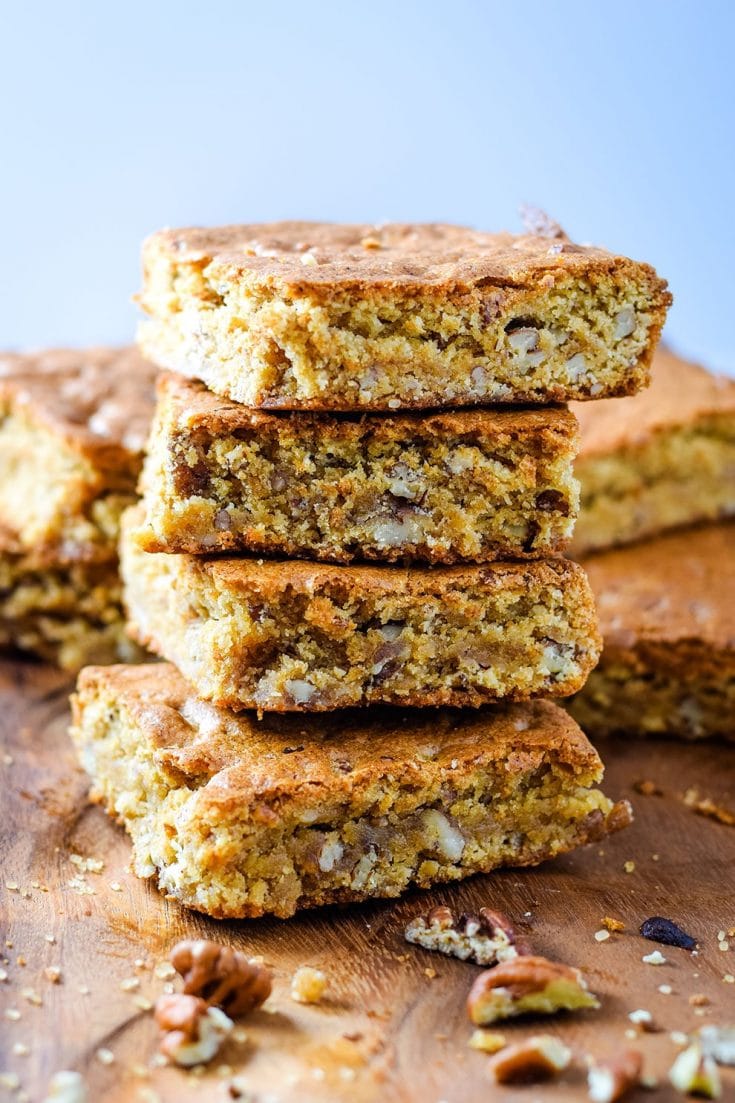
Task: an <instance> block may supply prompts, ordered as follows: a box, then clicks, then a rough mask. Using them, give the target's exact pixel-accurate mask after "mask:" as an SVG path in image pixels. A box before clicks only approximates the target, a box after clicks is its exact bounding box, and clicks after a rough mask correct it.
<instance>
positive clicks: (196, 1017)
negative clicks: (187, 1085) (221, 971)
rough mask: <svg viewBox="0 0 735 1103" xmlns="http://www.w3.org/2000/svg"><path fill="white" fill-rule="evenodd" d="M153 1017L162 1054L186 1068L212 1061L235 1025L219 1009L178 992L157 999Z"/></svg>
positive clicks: (198, 998) (197, 998) (196, 997)
mask: <svg viewBox="0 0 735 1103" xmlns="http://www.w3.org/2000/svg"><path fill="white" fill-rule="evenodd" d="M154 1015H155V1019H156V1022H157V1023H158V1026H159V1029H160V1030H161V1032H162V1037H161V1040H160V1042H159V1043H158V1045H159V1049H160V1050H161V1053H163V1054H164V1055H165V1056H166V1057H168V1059H169V1060H170V1061H173V1062H174V1064H177V1065H184V1066H185V1067H189V1066H191V1065H203V1064H206V1063H207V1061H211V1060H212V1058H213V1057H215V1056H216V1054H217V1053H218V1052H219V1050H220V1047H221V1045H222V1043H223V1042H224V1040H225V1038H226V1037H227V1035H228V1034H229V1033H230V1031H231V1030H232V1028H233V1027H234V1025H235V1024H234V1023H233V1021H232V1019H229V1018H228V1017H227V1015H225V1013H224V1011H221V1010H220V1008H219V1007H210V1006H209V1005H208V1004H207V1003H206V1002H205V1000H203V999H200V997H199V996H187V995H185V994H183V993H181V992H178V993H175V994H174V995H170V996H159V998H158V999H157V1000H156V1007H155V1012H154Z"/></svg>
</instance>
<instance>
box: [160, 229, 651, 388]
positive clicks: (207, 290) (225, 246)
mask: <svg viewBox="0 0 735 1103" xmlns="http://www.w3.org/2000/svg"><path fill="white" fill-rule="evenodd" d="M670 301H671V296H670V295H669V293H668V291H667V290H666V284H665V282H664V281H663V280H661V279H659V278H658V276H657V275H656V273H655V272H654V270H653V269H652V268H651V267H650V266H649V265H647V264H639V263H636V262H635V261H632V260H628V259H627V258H625V257H621V256H616V255H614V254H613V253H609V252H607V251H606V250H604V249H598V248H593V247H591V246H579V245H574V244H572V242H570V241H569V240H568V239H567V238H566V237H565V236H564V235H563V234H562V233H561V232H560V231H558V232H557V231H555V236H553V237H549V236H544V235H543V234H528V235H525V236H513V235H512V234H507V233H500V234H491V233H481V232H478V231H475V230H470V229H465V228H462V227H459V226H445V225H439V224H436V225H402V224H395V225H384V226H367V225H351V226H339V225H332V224H328V223H314V222H277V223H271V224H269V225H249V226H248V225H245V226H224V227H219V228H216V229H203V228H189V229H181V230H164V231H161V232H159V233H156V234H153V236H152V237H150V238H149V239H148V240H147V241H146V242H145V244H144V246H143V291H142V294H141V296H140V304H141V306H142V307H143V310H144V311H145V312H146V314H147V315H148V320H147V321H145V322H144V323H143V324H142V326H141V329H140V344H141V348H142V350H143V352H144V354H145V355H146V356H148V357H150V359H152V360H153V361H154V362H155V363H156V364H158V365H159V366H161V367H164V368H168V369H170V370H171V371H178V372H181V373H182V374H184V375H189V376H193V377H195V378H197V379H201V380H203V382H205V383H206V384H207V386H208V387H210V388H211V389H212V390H213V391H216V392H217V393H218V394H222V395H227V396H228V397H229V398H232V399H234V400H235V401H237V402H243V403H244V404H245V405H247V406H264V407H281V408H283V409H297V408H298V409H304V408H311V409H315V410H330V409H331V410H357V409H362V410H369V409H373V410H386V409H388V410H392V409H398V408H399V407H405V406H415V407H422V408H425V407H431V406H465V405H474V404H477V403H483V404H495V403H508V402H515V403H517V402H529V403H549V402H552V401H553V402H564V401H566V400H567V399H570V398H578V399H584V398H601V397H603V396H606V395H617V394H632V393H633V392H635V391H636V390H638V389H639V388H640V387H642V386H644V385H645V383H646V381H647V376H648V366H649V363H650V359H651V354H652V351H653V348H654V347H655V345H656V342H657V340H658V336H659V333H660V330H661V327H662V325H663V321H664V317H665V314H666V310H667V308H668V305H669V303H670Z"/></svg>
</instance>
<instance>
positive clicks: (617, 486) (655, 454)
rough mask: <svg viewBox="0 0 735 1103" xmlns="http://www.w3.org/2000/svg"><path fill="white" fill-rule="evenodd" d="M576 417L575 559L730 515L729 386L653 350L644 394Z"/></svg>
mask: <svg viewBox="0 0 735 1103" xmlns="http://www.w3.org/2000/svg"><path fill="white" fill-rule="evenodd" d="M574 411H575V413H576V415H577V417H578V419H579V423H580V427H581V432H582V444H581V448H580V453H579V457H578V460H577V465H576V474H577V475H578V477H579V479H580V481H581V483H582V506H581V511H580V516H579V521H578V523H577V527H576V529H575V531H574V540H573V544H572V548H573V551H574V553H575V554H581V553H583V552H590V551H594V550H596V549H600V548H607V547H611V546H614V545H616V544H627V543H630V542H631V541H633V540H638V539H641V538H642V537H646V536H653V535H657V534H659V533H661V532H663V531H664V530H666V529H671V528H675V527H677V526H680V525H689V524H694V523H695V522H700V521H715V520H717V519H718V518H723V517H728V516H731V515H733V514H735V380H733V379H727V378H725V377H724V376H717V375H712V374H711V373H710V372H708V371H706V369H705V368H701V367H699V366H698V365H697V364H690V363H687V361H685V360H681V359H679V357H677V356H674V355H673V353H671V352H669V351H668V350H664V349H659V350H658V351H657V352H656V355H655V356H654V359H653V371H652V376H651V386H650V387H649V388H648V390H646V391H643V392H642V394H639V395H635V396H634V397H631V398H624V399H615V400H614V401H613V400H610V401H607V402H594V403H575V404H574Z"/></svg>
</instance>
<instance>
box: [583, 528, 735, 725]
mask: <svg viewBox="0 0 735 1103" xmlns="http://www.w3.org/2000/svg"><path fill="white" fill-rule="evenodd" d="M734 553H735V524H732V523H731V524H719V525H708V526H705V527H702V528H700V529H692V530H686V531H682V532H676V533H670V534H668V535H666V536H661V537H659V538H658V539H657V540H651V541H648V542H647V543H645V544H637V545H635V546H634V547H630V548H621V549H620V550H618V551H609V552H605V553H603V554H601V555H596V556H592V557H591V558H589V559H587V560H586V561H585V566H586V568H587V571H588V573H589V578H590V583H591V585H592V588H593V590H594V592H595V597H596V599H597V608H598V612H599V616H600V628H601V630H602V634H603V637H604V647H603V653H602V658H601V660H600V664H599V666H598V667H597V669H596V670H594V671H593V672H592V674H591V675H590V677H589V681H588V682H587V684H586V686H585V687H584V689H583V690H582V691H581V693H578V694H577V696H576V697H575V698H574V699H573V701H571V702H570V703H569V704H570V708H571V711H572V715H573V716H574V717H575V718H576V719H577V720H578V721H579V723H580V724H581V725H582V727H583V728H584V730H585V731H586V732H587V733H588V734H589V735H591V736H592V737H595V736H597V735H607V734H610V733H623V734H626V735H650V734H658V733H661V734H666V735H674V736H679V737H680V738H683V739H701V738H704V737H706V736H720V737H722V738H725V739H731V740H735V554H734Z"/></svg>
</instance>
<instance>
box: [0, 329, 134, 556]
mask: <svg viewBox="0 0 735 1103" xmlns="http://www.w3.org/2000/svg"><path fill="white" fill-rule="evenodd" d="M154 378H155V368H153V367H152V365H151V364H148V363H147V362H146V361H145V360H143V359H142V357H141V356H140V354H139V353H138V352H137V351H136V350H135V349H134V348H89V349H47V350H45V351H43V352H38V353H27V354H25V353H3V354H2V355H0V469H1V470H2V478H0V536H1V538H2V547H3V549H6V550H7V551H9V552H13V553H15V554H18V555H22V554H26V553H28V554H33V556H34V557H35V558H36V560H37V561H38V562H41V563H42V562H46V563H49V564H52V565H53V566H54V567H55V566H57V565H58V564H60V563H69V562H73V561H80V560H85V561H92V560H102V559H109V558H111V557H114V556H115V554H116V551H115V547H116V543H117V538H118V533H119V521H120V514H121V512H122V510H123V509H124V508H125V507H126V506H127V505H129V504H130V503H131V502H133V501H135V499H136V497H137V495H136V482H137V480H138V476H139V473H140V468H141V465H142V459H143V446H144V443H145V439H146V435H147V432H148V425H149V422H150V418H151V415H152V413H153V400H154Z"/></svg>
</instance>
